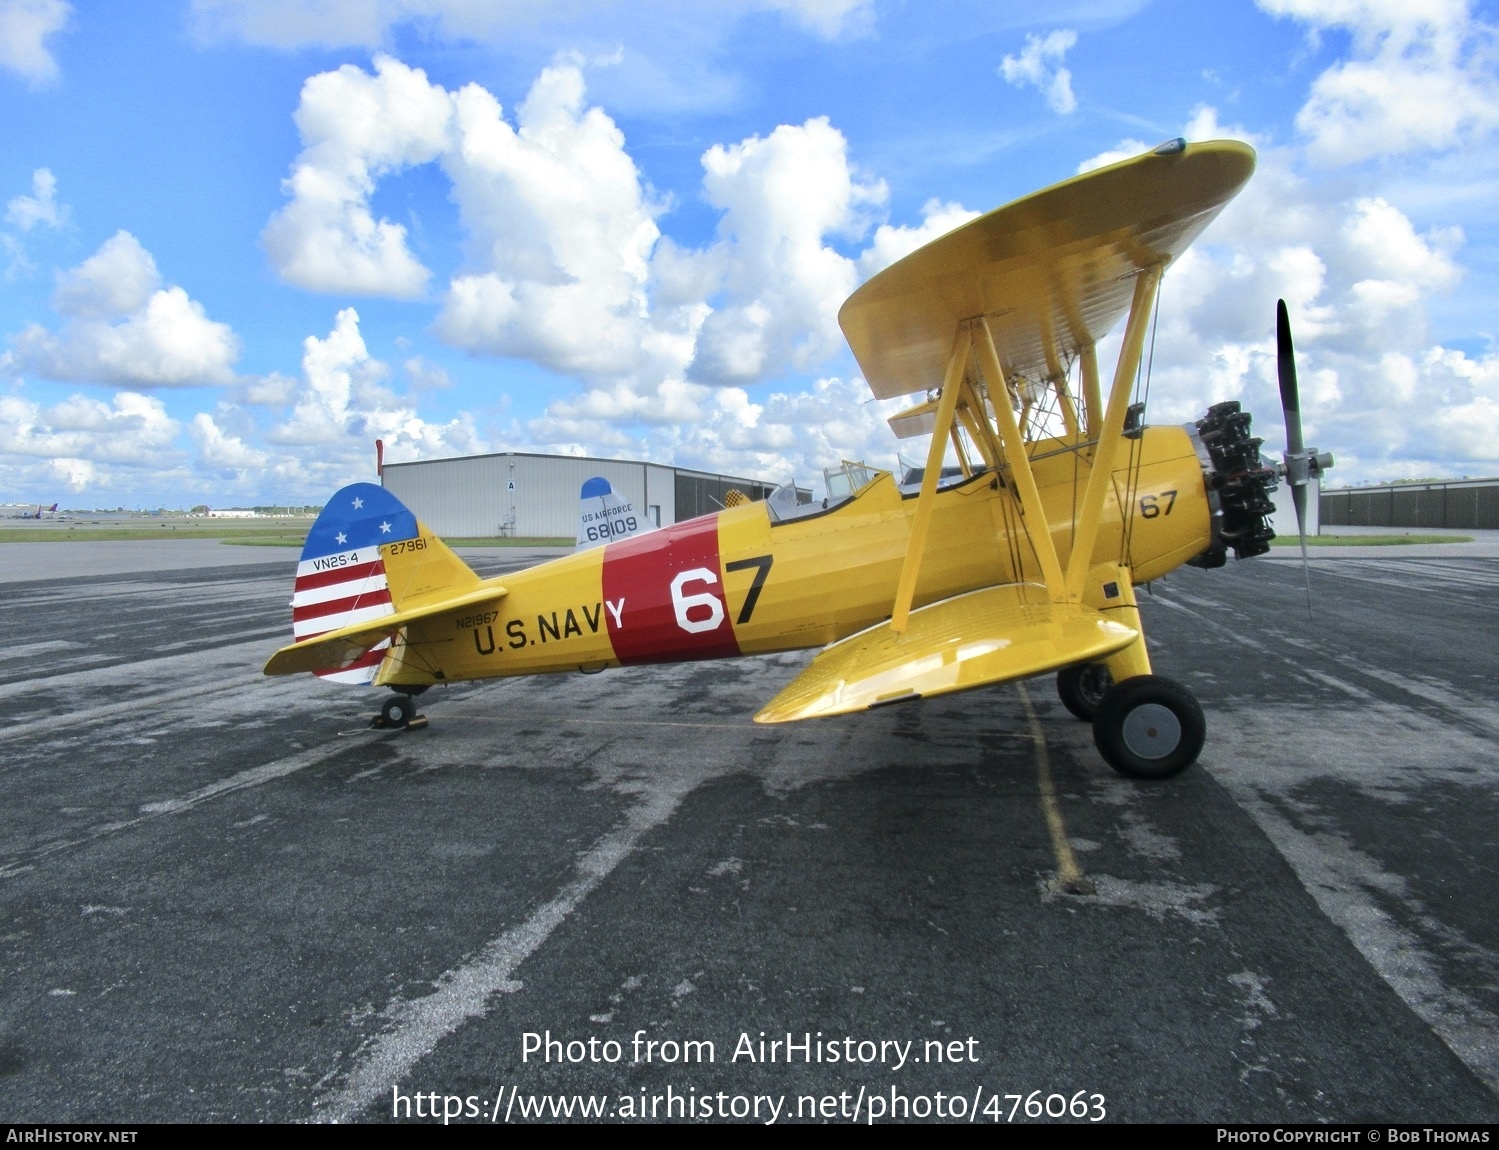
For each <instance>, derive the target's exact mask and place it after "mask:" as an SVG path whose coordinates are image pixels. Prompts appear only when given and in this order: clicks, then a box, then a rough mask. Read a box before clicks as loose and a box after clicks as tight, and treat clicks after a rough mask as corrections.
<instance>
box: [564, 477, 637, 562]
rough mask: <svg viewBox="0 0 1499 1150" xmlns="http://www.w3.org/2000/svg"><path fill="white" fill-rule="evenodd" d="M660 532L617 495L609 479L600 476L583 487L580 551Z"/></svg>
mask: <svg viewBox="0 0 1499 1150" xmlns="http://www.w3.org/2000/svg"><path fill="white" fill-rule="evenodd" d="M656 529H657V528H656V525H655V524H654V523H652V522H651V521H650V519H649V518H648V517H647V516H646V515H645V514H644V512H641V511H637V510H635V505H634V504H633V503H631V502H630V501H629V500H628V499H624V498H622V497H620V496H618V495H616V494H615V493H614V488H612V487H610V486H609V481H608V480H607V479H605V478H603V477H602V476H597V475H596V476H594V477H593V478H592V479H590V480H588V481H587V482H586V483H584V484H583V491H582V493H581V496H580V498H579V500H578V550H579V551H587V550H588V549H589V548H590V547H600V546H602V545H603V544H605V543H613V542H614V541H615V540H617V539H628V538H629V537H630V536H632V535H644V534H645V533H646V532H648V531H655V530H656Z"/></svg>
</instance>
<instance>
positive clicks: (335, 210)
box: [261, 56, 453, 298]
mask: <svg viewBox="0 0 1499 1150" xmlns="http://www.w3.org/2000/svg"><path fill="white" fill-rule="evenodd" d="M452 115H453V103H452V99H451V98H450V97H449V95H448V93H447V92H445V91H444V90H443V89H442V88H441V87H437V86H434V85H432V84H429V83H428V82H427V77H426V74H425V73H424V72H422V71H421V70H420V69H418V68H408V67H407V66H406V65H404V64H402V63H401V62H400V61H398V60H393V59H391V58H390V57H388V56H377V57H376V58H375V75H373V76H370V75H369V74H368V73H366V72H364V71H362V70H361V69H359V68H356V67H354V66H353V65H352V64H346V65H344V66H343V67H342V68H340V69H338V70H337V71H336V72H323V73H320V74H319V75H316V76H313V77H312V78H311V79H309V80H308V81H307V82H306V83H305V84H304V85H303V86H302V96H301V101H300V103H299V104H298V106H297V111H296V116H295V119H296V124H297V130H298V132H299V133H300V134H301V138H302V153H301V155H299V156H298V157H297V159H296V162H295V163H294V164H293V165H292V173H291V175H290V176H288V177H287V179H286V181H285V183H284V188H285V191H286V192H287V194H289V195H290V196H291V203H289V204H288V205H287V206H286V207H284V208H282V209H281V210H280V211H279V212H277V213H276V214H275V215H274V216H273V217H272V218H271V221H270V223H269V224H268V225H266V229H265V232H264V234H263V236H262V237H261V238H262V242H263V243H264V244H265V249H266V253H267V255H269V256H270V259H271V264H272V266H273V267H274V268H275V269H276V271H277V273H278V274H279V275H280V276H281V277H282V278H283V279H285V280H286V281H288V282H289V283H293V284H296V285H297V286H299V287H304V288H308V289H310V290H312V291H326V292H343V293H357V294H361V295H383V296H394V297H397V298H413V297H417V296H420V295H421V294H422V293H423V292H424V291H425V290H426V285H427V280H428V278H429V276H430V274H431V273H430V272H428V270H427V269H426V268H425V267H423V266H422V264H421V262H420V261H419V260H418V259H417V258H416V257H415V256H414V255H412V254H411V251H410V250H409V249H408V248H407V246H406V229H405V228H404V227H403V226H402V225H400V224H397V223H393V222H392V221H390V220H385V219H381V220H376V219H375V218H374V214H373V212H372V211H371V209H370V202H369V200H370V195H371V194H372V193H373V191H374V189H375V181H376V180H377V179H378V178H379V177H380V176H382V175H384V174H387V173H390V172H395V171H400V170H401V169H402V168H406V167H409V166H411V165H414V164H425V163H428V162H429V161H431V160H433V159H435V158H436V157H437V156H439V155H441V154H442V152H443V151H444V150H445V149H446V148H447V146H448V143H449V139H448V124H449V121H450V120H451V119H452Z"/></svg>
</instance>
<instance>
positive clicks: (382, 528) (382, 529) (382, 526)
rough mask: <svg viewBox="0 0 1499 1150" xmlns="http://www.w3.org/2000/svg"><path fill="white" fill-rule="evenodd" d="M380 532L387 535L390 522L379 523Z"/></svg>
mask: <svg viewBox="0 0 1499 1150" xmlns="http://www.w3.org/2000/svg"><path fill="white" fill-rule="evenodd" d="M380 534H381V535H389V534H390V524H389V523H382V524H380Z"/></svg>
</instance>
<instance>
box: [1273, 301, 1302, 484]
mask: <svg viewBox="0 0 1499 1150" xmlns="http://www.w3.org/2000/svg"><path fill="white" fill-rule="evenodd" d="M1275 374H1276V377H1277V378H1278V379H1279V380H1280V406H1281V408H1282V409H1283V410H1284V411H1285V413H1286V453H1287V454H1290V455H1294V454H1295V453H1297V452H1299V451H1300V450H1301V449H1302V447H1303V444H1302V441H1301V396H1300V394H1299V393H1298V390H1297V387H1296V349H1295V348H1294V347H1292V345H1291V317H1290V316H1289V315H1287V314H1286V301H1285V300H1277V301H1276V303H1275Z"/></svg>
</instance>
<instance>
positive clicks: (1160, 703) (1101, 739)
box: [1093, 675, 1207, 779]
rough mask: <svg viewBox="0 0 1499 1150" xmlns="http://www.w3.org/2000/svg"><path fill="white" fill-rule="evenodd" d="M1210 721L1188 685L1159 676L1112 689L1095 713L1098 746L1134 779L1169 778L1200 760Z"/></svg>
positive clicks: (1111, 763)
mask: <svg viewBox="0 0 1499 1150" xmlns="http://www.w3.org/2000/svg"><path fill="white" fill-rule="evenodd" d="M1206 740H1207V720H1205V719H1204V718H1203V716H1202V708H1201V707H1200V706H1198V705H1197V700H1196V699H1194V698H1193V697H1192V696H1191V694H1190V693H1188V691H1187V689H1186V688H1185V687H1183V686H1182V685H1181V684H1180V683H1176V682H1173V681H1172V680H1170V679H1163V678H1161V677H1160V676H1159V675H1138V676H1136V677H1135V678H1133V679H1126V680H1125V681H1124V682H1122V683H1118V684H1116V685H1115V686H1113V687H1111V688H1110V689H1109V691H1108V693H1107V694H1106V695H1104V697H1103V699H1102V700H1101V701H1100V702H1099V704H1098V708H1097V710H1096V711H1095V712H1094V715H1093V744H1094V745H1095V746H1096V747H1097V748H1098V753H1099V754H1100V755H1102V756H1103V758H1104V761H1105V762H1106V763H1108V764H1109V766H1111V767H1113V768H1114V769H1115V770H1116V771H1118V772H1119V773H1120V774H1121V775H1128V776H1129V777H1130V778H1132V779H1169V778H1171V777H1172V776H1174V775H1179V774H1181V773H1182V772H1183V771H1184V770H1186V769H1187V768H1188V767H1190V766H1191V765H1192V764H1193V763H1195V762H1196V761H1197V756H1198V755H1199V754H1201V753H1202V745H1203V743H1204V742H1205V741H1206Z"/></svg>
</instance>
